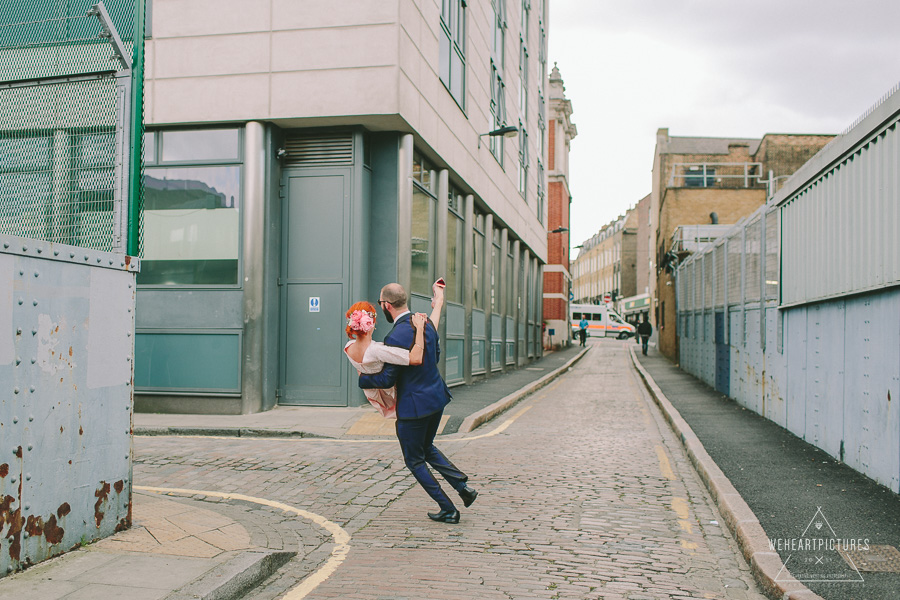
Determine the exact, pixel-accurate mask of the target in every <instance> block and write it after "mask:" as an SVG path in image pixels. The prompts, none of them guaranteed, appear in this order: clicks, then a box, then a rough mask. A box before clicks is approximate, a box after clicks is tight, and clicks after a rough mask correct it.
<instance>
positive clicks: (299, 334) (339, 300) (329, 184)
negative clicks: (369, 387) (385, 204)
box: [278, 169, 349, 406]
mask: <svg viewBox="0 0 900 600" xmlns="http://www.w3.org/2000/svg"><path fill="white" fill-rule="evenodd" d="M335 171H336V170H329V171H328V172H323V171H316V170H312V169H309V170H304V171H294V170H286V172H285V175H284V184H285V192H286V193H285V199H284V204H282V211H283V212H282V221H283V227H284V230H283V234H282V235H283V237H282V239H283V240H284V243H283V254H282V271H281V284H282V287H281V294H282V295H281V302H282V312H281V314H282V327H281V335H282V340H281V376H280V377H279V380H280V381H279V396H280V397H279V400H278V403H279V404H293V405H298V404H302V405H316V406H347V404H348V397H349V391H348V383H347V382H348V381H349V379H348V376H347V369H348V368H349V363H348V362H347V360H346V359H344V358H343V356H342V349H343V344H344V342H345V341H346V339H347V336H346V335H345V334H344V325H345V323H344V321H345V318H344V311H345V310H346V306H348V304H347V300H348V299H347V298H345V291H346V290H347V289H348V288H349V284H348V276H347V273H348V271H349V256H348V253H347V252H346V248H347V246H348V244H347V236H348V235H349V229H348V220H347V219H346V218H345V215H346V214H347V206H348V203H349V190H348V188H349V183H348V181H349V176H348V175H349V173H348V174H340V173H339V172H337V173H336V172H335Z"/></svg>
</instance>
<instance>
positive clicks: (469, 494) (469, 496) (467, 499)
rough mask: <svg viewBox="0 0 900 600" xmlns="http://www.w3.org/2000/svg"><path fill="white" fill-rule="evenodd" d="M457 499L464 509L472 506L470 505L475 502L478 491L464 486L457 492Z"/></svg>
mask: <svg viewBox="0 0 900 600" xmlns="http://www.w3.org/2000/svg"><path fill="white" fill-rule="evenodd" d="M459 497H460V498H462V501H463V505H464V506H465V507H466V508H469V507H470V506H472V503H473V502H475V498H477V497H478V491H477V490H473V489H472V488H470V487H469V486H465V487H464V488H463V489H461V490H459Z"/></svg>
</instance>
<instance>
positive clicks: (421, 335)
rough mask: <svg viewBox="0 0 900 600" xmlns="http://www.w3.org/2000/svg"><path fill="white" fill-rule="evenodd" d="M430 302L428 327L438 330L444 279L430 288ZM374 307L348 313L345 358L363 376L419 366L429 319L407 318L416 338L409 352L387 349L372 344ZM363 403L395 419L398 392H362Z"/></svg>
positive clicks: (359, 304) (356, 308)
mask: <svg viewBox="0 0 900 600" xmlns="http://www.w3.org/2000/svg"><path fill="white" fill-rule="evenodd" d="M432 293H433V294H434V295H433V296H432V300H431V306H432V310H431V318H430V321H431V324H432V326H433V327H434V328H435V330H437V327H438V324H439V323H440V320H441V310H442V309H443V307H444V285H443V279H439V280H438V281H437V282H435V284H434V285H433V286H432ZM375 318H376V316H375V307H374V306H372V305H371V304H370V303H368V302H365V301H362V302H357V303H356V304H354V305H353V306H351V307H350V308H349V310H347V327H346V332H347V337H349V338H350V341H349V342H347V344H346V345H345V346H344V354H346V355H347V359H348V360H349V361H350V364H352V365H353V366H354V367H355V368H356V370H357V371H359V372H360V373H364V374H372V373H378V372H379V371H381V369H382V367H384V364H385V363H390V364H394V365H403V366H406V365H410V366H416V365H421V364H422V356H423V354H424V352H425V327H427V326H428V318H427V317H426V316H425V314H424V313H414V314H413V315H411V317H410V321H411V322H412V325H413V327H415V329H416V338H415V342H414V345H413V347H412V348H411V349H406V348H398V347H396V346H387V345H385V344H383V343H381V342H376V341H373V340H372V332H373V331H374V330H375ZM363 391H364V392H365V394H366V399H368V401H369V402H370V403H371V404H372V406H374V407H375V409H376V410H377V411H378V412H379V413H381V415H382V416H383V417H385V418H388V419H396V418H397V390H396V388H388V389H380V390H363Z"/></svg>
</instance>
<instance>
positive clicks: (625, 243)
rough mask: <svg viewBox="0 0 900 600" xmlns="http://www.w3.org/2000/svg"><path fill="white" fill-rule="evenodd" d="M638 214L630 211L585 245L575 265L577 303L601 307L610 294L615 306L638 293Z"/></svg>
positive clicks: (574, 292)
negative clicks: (599, 305)
mask: <svg viewBox="0 0 900 600" xmlns="http://www.w3.org/2000/svg"><path fill="white" fill-rule="evenodd" d="M637 232H638V213H637V210H635V209H634V208H632V209H629V210H628V211H627V212H626V213H625V214H624V215H622V216H620V217H619V218H618V219H616V220H614V221H611V222H610V223H608V224H607V225H606V226H604V227H603V228H602V229H600V231H598V232H597V233H596V234H595V235H593V236H592V237H591V238H590V239H589V240H587V241H585V242H584V243H583V244H582V246H581V252H579V254H578V258H576V259H575V262H574V264H573V268H572V270H573V273H574V284H573V294H574V296H575V301H576V302H578V303H583V304H591V303H598V302H601V301H602V300H603V297H604V296H605V295H606V294H609V295H610V297H611V298H612V301H613V303H615V304H618V302H619V300H621V299H622V298H625V297H631V296H634V295H635V292H636V290H637V269H636V263H637Z"/></svg>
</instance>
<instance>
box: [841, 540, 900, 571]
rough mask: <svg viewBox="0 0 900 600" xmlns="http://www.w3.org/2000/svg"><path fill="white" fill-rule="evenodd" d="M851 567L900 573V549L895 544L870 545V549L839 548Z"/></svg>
mask: <svg viewBox="0 0 900 600" xmlns="http://www.w3.org/2000/svg"><path fill="white" fill-rule="evenodd" d="M837 551H838V552H839V553H840V555H841V557H843V559H844V560H845V561H847V564H848V565H850V566H851V567H856V569H857V570H859V571H866V572H869V573H900V550H897V549H896V548H894V547H893V546H869V549H868V550H844V549H843V548H841V547H838V548H837Z"/></svg>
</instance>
